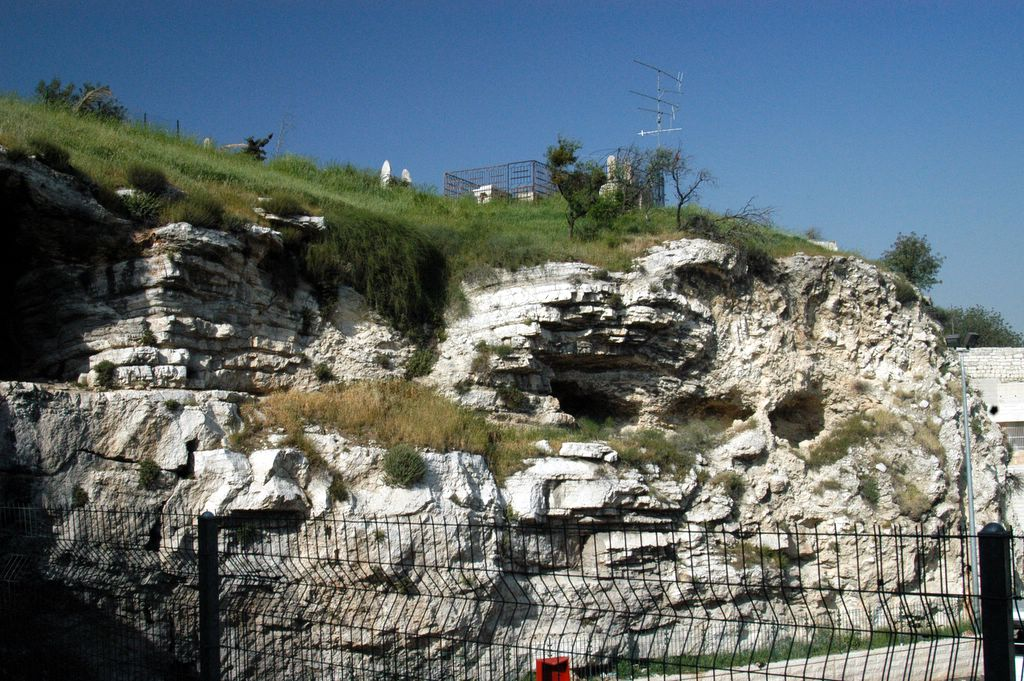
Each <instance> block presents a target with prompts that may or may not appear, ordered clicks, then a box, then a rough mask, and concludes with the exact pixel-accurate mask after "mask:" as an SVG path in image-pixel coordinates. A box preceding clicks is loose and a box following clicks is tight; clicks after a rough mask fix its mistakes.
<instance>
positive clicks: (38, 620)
mask: <svg viewBox="0 0 1024 681" xmlns="http://www.w3.org/2000/svg"><path fill="white" fill-rule="evenodd" d="M997 529H998V528H997ZM985 532H989V535H988V536H986V535H985ZM993 532H995V531H994V530H992V528H991V527H988V528H986V530H985V531H983V532H982V534H981V537H982V538H981V541H980V542H979V543H980V544H981V553H982V572H981V574H982V580H981V581H982V590H983V591H982V594H981V598H980V600H981V603H982V613H983V614H984V617H981V618H979V617H978V616H977V615H976V613H975V612H974V605H973V601H974V600H975V599H974V598H972V596H971V594H969V593H968V590H967V589H966V588H965V585H966V584H969V583H970V580H969V578H968V574H967V560H966V555H967V554H966V552H967V550H968V546H969V543H968V541H967V537H966V536H965V535H962V534H955V535H950V534H928V533H924V532H909V531H900V530H886V531H882V530H878V529H876V530H868V531H855V530H848V531H847V530H838V529H833V530H830V531H823V530H813V529H802V528H789V529H787V530H766V529H763V528H742V527H736V526H723V525H718V526H715V527H709V526H704V525H698V524H686V523H679V522H672V521H655V520H650V521H646V522H633V523H620V522H605V521H600V522H598V521H592V522H578V523H576V522H573V523H568V522H567V523H561V524H546V525H544V526H528V525H520V524H512V523H507V522H505V521H504V520H503V519H473V518H472V517H471V518H470V519H466V518H461V519H445V518H441V517H387V518H337V517H335V518H314V519H306V518H303V517H302V516H300V515H272V516H267V515H251V516H230V517H213V516H205V517H204V518H203V519H200V520H197V519H196V518H195V517H194V516H190V515H184V514H169V513H166V512H161V511H157V510H153V511H110V510H99V509H92V508H88V507H86V508H81V509H74V510H51V509H46V510H44V509H39V508H6V509H0V577H2V579H3V580H4V582H3V583H2V585H0V586H3V587H5V588H4V589H3V590H2V591H0V597H2V598H3V599H4V601H3V603H2V604H3V605H4V609H5V611H9V612H12V613H16V615H15V617H14V618H11V617H4V618H2V619H3V620H6V623H5V624H0V627H3V628H4V631H0V676H2V677H4V678H20V677H17V676H10V675H9V674H8V676H4V673H5V672H10V671H11V670H13V669H15V668H16V667H17V665H19V664H22V663H27V662H26V661H27V660H33V664H34V665H35V668H36V669H38V668H39V665H40V664H43V665H45V666H47V668H50V667H52V668H53V670H55V671H54V674H58V673H59V672H60V671H62V670H64V669H65V668H68V669H75V670H78V669H80V668H82V667H83V666H84V667H85V668H88V669H91V670H95V673H96V678H111V679H112V678H181V679H194V678H202V679H251V678H259V679H311V678H312V679H342V678H344V679H508V680H510V681H523V680H525V679H532V678H534V671H535V670H536V669H537V665H538V660H540V661H542V662H541V663H540V664H541V666H543V665H544V664H545V663H544V662H543V661H544V660H550V659H552V658H555V659H562V660H563V661H564V662H563V663H564V664H566V666H570V667H571V669H572V674H573V677H572V678H574V679H594V680H596V679H660V680H666V681H667V680H668V679H689V678H697V676H696V675H698V674H699V675H700V678H724V677H725V676H729V678H791V679H792V678H796V679H812V678H813V679H847V678H857V679H883V678H899V679H902V680H904V681H911V680H914V679H959V678H974V677H977V676H979V675H980V674H981V669H982V657H983V656H982V643H983V642H984V646H985V668H986V669H987V670H989V673H988V674H986V675H985V676H986V678H987V679H992V678H1003V677H1001V676H999V673H1000V672H998V671H997V669H996V667H993V666H992V665H994V664H997V662H990V659H991V660H1002V663H1003V664H1004V666H1005V664H1006V660H1007V659H1008V660H1009V661H1010V665H1011V667H1010V668H1011V669H1012V657H1007V655H1012V652H1010V653H1008V652H1007V651H1010V650H1011V642H1010V640H1009V639H1010V627H1011V625H1010V624H1008V623H1009V621H1010V620H1009V616H1010V615H1009V613H1010V604H1011V603H1012V598H1011V591H1010V590H1009V585H1010V584H1011V581H1010V580H1011V576H1012V573H1011V568H1010V563H1011V561H1010V555H1011V549H1012V548H1013V543H1012V540H1011V538H1010V537H1009V535H1007V534H1005V533H1004V534H999V533H998V532H995V533H994V534H993ZM993 551H994V552H995V554H998V555H994V557H993V555H992V554H993ZM986 560H987V562H986ZM4 566H9V567H10V566H13V567H10V569H6V570H5V569H4ZM993 566H995V567H993ZM1000 566H1001V567H1000ZM986 571H987V572H986ZM986 577H987V578H986ZM1000 589H1002V590H1003V591H1000ZM25 622H30V623H31V625H30V626H27V627H26V626H24V623H25ZM982 623H984V631H985V637H984V641H983V639H982V637H981V635H980V634H979V633H977V632H978V631H980V630H981V625H982ZM7 629H10V630H9V631H8V630H7ZM82 631H88V632H89V635H88V636H82V633H81V632H82ZM989 649H991V650H992V651H994V652H990V650H989ZM992 656H994V657H992ZM4 665H7V666H8V668H7V669H5V668H4ZM142 670H146V671H145V674H143V673H142ZM540 677H541V678H547V676H545V673H544V672H543V671H542V672H541V676H540ZM33 678H38V676H34V677H33ZM79 678H88V677H82V676H79ZM550 678H558V677H557V672H552V673H551V676H550ZM1005 678H1009V677H1008V676H1007V677H1005Z"/></svg>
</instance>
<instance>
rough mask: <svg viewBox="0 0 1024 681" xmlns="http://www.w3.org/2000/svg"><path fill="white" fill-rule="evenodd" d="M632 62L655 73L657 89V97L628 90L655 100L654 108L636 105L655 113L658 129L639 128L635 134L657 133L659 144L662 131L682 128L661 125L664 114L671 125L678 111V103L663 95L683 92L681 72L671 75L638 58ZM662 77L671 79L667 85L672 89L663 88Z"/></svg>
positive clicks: (674, 130)
mask: <svg viewBox="0 0 1024 681" xmlns="http://www.w3.org/2000/svg"><path fill="white" fill-rule="evenodd" d="M633 62H634V63H636V64H639V65H640V66H643V67H646V68H648V69H651V70H652V71H654V72H655V73H656V74H657V79H658V89H657V93H658V96H657V97H653V96H651V95H648V94H645V93H643V92H637V91H636V90H630V92H631V93H632V94H634V95H637V96H638V97H643V98H645V99H650V100H652V101H654V102H656V106H657V108H656V109H651V108H650V107H644V106H638V107H637V108H638V109H640V110H641V111H649V112H651V113H653V114H655V115H656V117H657V122H658V129H657V130H641V131H640V132H639V133H637V134H638V135H640V136H641V137H645V136H647V135H657V136H658V144H659V145H660V144H661V135H662V133H666V132H677V131H679V130H682V128H663V127H662V120H663V117H664V116H665V115H666V114H668V116H669V120H670V123H669V125H672V124H673V123H675V121H676V112H677V111H679V105H678V104H676V103H675V102H672V101H670V100H668V99H665V95H682V94H683V74H682V73H679V74H677V75H672V74H671V73H669V72H668V71H666V70H664V69H659V68H658V67H657V66H651V65H650V64H645V63H644V62H642V61H640V60H639V59H634V60H633ZM662 77H664V78H666V79H667V80H669V81H671V83H669V87H670V88H672V89H665V88H664V87H662ZM673 83H674V86H673V85H672V84H673Z"/></svg>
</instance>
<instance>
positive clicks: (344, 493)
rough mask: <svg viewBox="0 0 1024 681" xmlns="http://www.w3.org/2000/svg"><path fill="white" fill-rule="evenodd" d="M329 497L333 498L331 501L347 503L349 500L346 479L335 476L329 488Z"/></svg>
mask: <svg viewBox="0 0 1024 681" xmlns="http://www.w3.org/2000/svg"><path fill="white" fill-rule="evenodd" d="M327 495H328V496H329V497H330V498H331V501H345V500H346V499H348V485H346V484H345V478H343V477H341V476H340V475H335V476H334V477H333V478H332V479H331V486H330V487H328V488H327Z"/></svg>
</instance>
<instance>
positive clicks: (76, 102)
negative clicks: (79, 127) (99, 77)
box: [36, 78, 127, 121]
mask: <svg viewBox="0 0 1024 681" xmlns="http://www.w3.org/2000/svg"><path fill="white" fill-rule="evenodd" d="M36 97H38V98H39V101H41V102H43V103H45V104H50V105H51V106H60V107H65V108H68V109H71V110H72V111H74V112H75V113H88V114H93V115H94V116H99V117H100V118H110V119H113V120H118V121H122V120H124V118H125V115H126V113H127V112H126V110H125V108H124V107H123V106H122V105H121V103H120V102H118V101H117V98H115V97H114V93H113V92H111V91H110V86H108V85H100V84H98V83H89V82H86V83H83V84H82V85H81V86H80V87H79V88H78V90H77V91H76V90H75V84H74V83H67V84H65V83H62V82H61V80H60V78H53V79H51V80H50V82H49V83H47V82H46V81H44V80H41V81H39V83H38V84H36Z"/></svg>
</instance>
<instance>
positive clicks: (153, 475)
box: [139, 458, 160, 489]
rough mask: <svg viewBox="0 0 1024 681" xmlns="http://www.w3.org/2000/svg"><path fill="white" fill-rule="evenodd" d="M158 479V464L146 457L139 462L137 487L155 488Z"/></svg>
mask: <svg viewBox="0 0 1024 681" xmlns="http://www.w3.org/2000/svg"><path fill="white" fill-rule="evenodd" d="M159 481H160V466H158V465H156V462H155V461H153V459H150V458H146V459H143V460H142V461H140V462H139V487H141V488H142V489H155V488H156V485H157V483H158V482H159Z"/></svg>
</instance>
